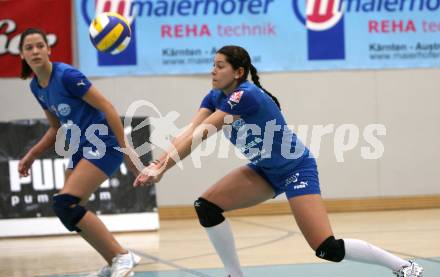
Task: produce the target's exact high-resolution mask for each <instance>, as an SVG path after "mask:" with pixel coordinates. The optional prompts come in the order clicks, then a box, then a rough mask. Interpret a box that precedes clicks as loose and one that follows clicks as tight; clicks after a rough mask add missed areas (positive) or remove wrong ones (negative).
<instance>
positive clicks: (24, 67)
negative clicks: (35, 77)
mask: <svg viewBox="0 0 440 277" xmlns="http://www.w3.org/2000/svg"><path fill="white" fill-rule="evenodd" d="M33 34H39V35H41V37H42V38H43V40H44V42H45V43H46V45H47V46H49V43H48V42H47V36H46V33H45V32H44V31H43V30H41V29H37V28H27V29H26V30H25V31H24V32H23V33H21V36H20V44H19V49H20V52H23V43H24V39H25V38H26V37H27V36H29V35H33ZM32 74H33V71H32V69H31V67H30V66H29V65H28V63H27V62H26V61H25V60H24V59H21V73H20V78H21V79H23V80H25V79H27V78H28V77H31V76H32Z"/></svg>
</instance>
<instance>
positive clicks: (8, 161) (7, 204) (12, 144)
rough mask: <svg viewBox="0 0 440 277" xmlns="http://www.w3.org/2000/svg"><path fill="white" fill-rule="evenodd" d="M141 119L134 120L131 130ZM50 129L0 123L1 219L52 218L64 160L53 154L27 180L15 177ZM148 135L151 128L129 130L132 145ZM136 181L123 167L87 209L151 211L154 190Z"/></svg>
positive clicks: (41, 123)
mask: <svg viewBox="0 0 440 277" xmlns="http://www.w3.org/2000/svg"><path fill="white" fill-rule="evenodd" d="M144 119H145V118H140V117H136V118H133V120H132V126H136V125H137V124H139V123H140V122H141V121H142V120H144ZM48 127H49V125H48V122H47V120H17V121H9V122H0V134H1V135H0V219H13V218H36V217H52V216H54V214H53V211H52V208H51V203H52V196H53V195H54V194H56V193H57V192H58V191H59V189H60V188H62V186H63V184H64V172H65V169H66V168H67V164H68V159H66V158H64V157H60V156H58V155H57V154H56V153H55V150H51V151H48V152H47V153H45V154H44V155H42V156H41V157H39V158H38V159H37V160H35V162H34V164H33V165H32V169H31V175H30V176H29V177H26V178H19V175H18V171H17V169H18V162H19V161H20V159H21V158H22V157H23V156H24V155H25V154H26V152H27V151H28V150H29V149H30V148H31V147H32V146H33V145H34V144H35V143H36V142H38V140H39V139H40V138H41V137H42V136H43V135H44V133H45V132H46V130H47V129H48ZM149 134H150V130H149V126H145V127H143V128H141V129H139V130H136V131H133V132H132V140H133V144H134V146H135V147H138V146H139V145H142V144H143V143H144V142H145V141H146V140H147V139H148V138H149ZM79 150H81V149H79ZM141 160H142V162H143V163H144V164H147V163H148V162H149V161H151V160H152V157H151V152H150V153H148V154H146V155H144V156H142V157H141ZM134 178H135V176H134V175H133V174H132V173H131V172H129V171H128V170H127V168H126V166H125V164H124V163H123V164H122V165H121V166H120V168H119V170H117V171H116V172H115V173H114V174H113V175H112V176H111V177H110V178H109V180H108V181H106V182H104V183H103V184H102V185H101V186H100V187H99V189H98V190H97V191H95V192H94V193H93V194H92V195H91V197H90V200H89V202H88V204H87V207H88V208H89V209H90V210H92V211H94V212H96V213H97V214H124V213H143V212H153V211H155V210H156V207H157V205H156V192H155V189H154V186H146V187H139V188H133V187H132V183H133V181H134Z"/></svg>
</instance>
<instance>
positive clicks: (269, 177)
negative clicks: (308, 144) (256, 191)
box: [248, 157, 321, 199]
mask: <svg viewBox="0 0 440 277" xmlns="http://www.w3.org/2000/svg"><path fill="white" fill-rule="evenodd" d="M248 166H249V167H250V168H251V169H253V170H255V171H256V172H257V173H258V174H259V175H260V176H261V177H263V178H264V179H265V180H266V181H267V182H268V183H269V184H270V185H271V186H272V188H273V190H274V191H275V196H274V197H277V196H278V195H279V194H282V193H286V197H287V199H289V198H292V197H295V196H300V195H306V194H321V190H320V188H319V177H318V168H317V166H316V161H315V159H314V158H309V157H307V158H304V159H303V160H302V161H301V162H300V163H299V164H298V165H297V166H296V167H294V168H293V169H286V170H280V171H278V172H273V170H266V169H264V168H263V167H259V166H257V165H254V164H251V163H250V164H248Z"/></svg>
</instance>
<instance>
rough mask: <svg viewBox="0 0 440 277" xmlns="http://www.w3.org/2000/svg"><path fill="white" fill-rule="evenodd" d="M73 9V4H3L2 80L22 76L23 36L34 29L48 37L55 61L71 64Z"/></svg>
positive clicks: (23, 0)
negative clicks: (31, 28) (21, 40)
mask: <svg viewBox="0 0 440 277" xmlns="http://www.w3.org/2000/svg"><path fill="white" fill-rule="evenodd" d="M71 6H72V2H71V1H70V0H63V1H59V0H39V1H35V0H19V1H17V0H2V1H0V65H1V66H0V77H19V76H20V70H21V59H20V50H19V49H18V47H19V43H20V34H21V33H22V32H23V31H24V30H26V29H27V28H30V27H34V28H39V29H42V30H44V31H45V32H46V33H47V36H48V37H47V38H48V42H49V45H50V47H51V48H52V54H51V58H52V59H53V60H55V61H60V62H65V63H71V62H72V31H71V29H72V23H71V21H72V16H71V14H72V7H71Z"/></svg>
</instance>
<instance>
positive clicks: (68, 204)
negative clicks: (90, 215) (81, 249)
mask: <svg viewBox="0 0 440 277" xmlns="http://www.w3.org/2000/svg"><path fill="white" fill-rule="evenodd" d="M80 201H81V199H80V198H78V197H76V196H73V195H70V194H57V195H55V196H54V197H53V206H52V208H53V211H54V212H55V214H56V215H57V216H58V218H59V219H60V220H61V222H62V223H63V225H64V226H65V227H66V228H67V230H69V231H77V232H80V231H81V230H80V229H78V227H76V225H77V224H78V222H79V221H80V220H81V219H82V218H83V217H84V215H85V214H86V212H87V210H86V209H85V208H84V207H83V206H80V205H79V202H80Z"/></svg>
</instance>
